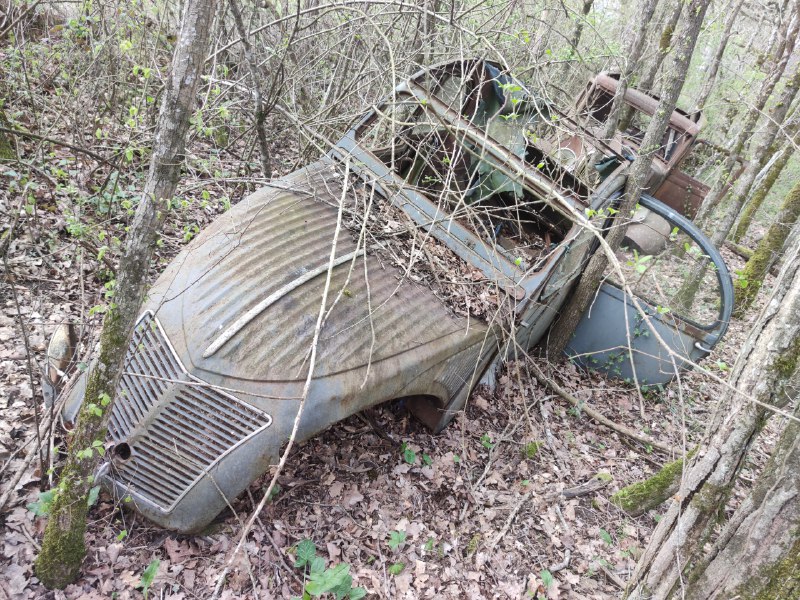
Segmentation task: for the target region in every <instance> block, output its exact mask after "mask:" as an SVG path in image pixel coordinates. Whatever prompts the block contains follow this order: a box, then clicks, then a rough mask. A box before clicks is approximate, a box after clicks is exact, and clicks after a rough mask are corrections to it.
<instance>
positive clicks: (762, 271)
mask: <svg viewBox="0 0 800 600" xmlns="http://www.w3.org/2000/svg"><path fill="white" fill-rule="evenodd" d="M798 220H800V182H798V183H796V184H795V186H794V187H793V188H792V190H791V191H790V192H789V193H788V194H787V196H786V198H785V199H784V201H783V204H782V205H781V210H780V212H779V213H778V216H777V217H775V221H774V222H773V223H772V225H771V226H770V228H769V230H768V231H767V235H765V236H764V238H763V239H762V240H761V242H760V243H759V244H758V247H757V248H756V250H755V252H753V256H751V257H750V260H748V261H747V264H745V266H744V269H742V272H741V274H740V276H739V279H738V280H737V281H736V316H737V317H742V316H743V315H744V313H745V312H746V311H747V309H749V308H750V307H751V306H752V305H753V302H754V301H755V299H756V296H758V291H759V290H760V289H761V286H762V285H763V283H764V277H765V276H766V274H767V273H768V272H769V269H770V267H771V266H772V265H773V264H774V263H775V261H776V260H777V259H778V257H779V255H780V253H781V250H782V249H783V245H784V243H785V242H786V239H787V238H788V237H789V233H790V232H791V230H792V227H793V226H794V224H795V223H797V222H798Z"/></svg>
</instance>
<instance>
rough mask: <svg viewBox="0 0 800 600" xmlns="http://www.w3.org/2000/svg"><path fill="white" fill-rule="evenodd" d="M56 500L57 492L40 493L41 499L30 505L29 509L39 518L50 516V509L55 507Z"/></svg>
mask: <svg viewBox="0 0 800 600" xmlns="http://www.w3.org/2000/svg"><path fill="white" fill-rule="evenodd" d="M55 499H56V491H55V490H47V491H45V492H39V499H38V500H37V501H36V502H31V503H30V504H28V506H27V508H28V510H29V511H31V512H32V513H33V514H34V515H36V516H37V517H44V516H47V515H49V514H50V507H51V506H53V500H55Z"/></svg>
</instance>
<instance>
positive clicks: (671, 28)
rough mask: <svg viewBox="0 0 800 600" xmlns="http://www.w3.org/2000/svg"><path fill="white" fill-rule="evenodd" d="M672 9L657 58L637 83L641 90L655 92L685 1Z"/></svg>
mask: <svg viewBox="0 0 800 600" xmlns="http://www.w3.org/2000/svg"><path fill="white" fill-rule="evenodd" d="M671 9H672V11H671V12H670V14H669V17H668V19H667V22H666V23H665V24H664V28H663V29H662V30H661V35H660V36H659V37H658V49H657V51H656V56H655V60H653V63H652V64H651V65H650V68H649V69H647V72H646V73H645V74H644V75H643V76H642V79H641V81H639V83H638V84H637V86H636V87H638V88H639V89H640V90H643V91H645V92H653V91H654V90H653V89H652V88H653V83H654V82H655V80H656V75H658V70H659V69H660V68H661V65H662V64H663V63H664V59H665V58H666V57H667V54H669V51H670V50H671V49H672V42H673V40H674V39H675V28H676V27H677V26H678V21H680V18H681V12H683V3H682V2H676V3H674V4H673V5H672V6H671ZM629 119H630V117H628V119H625V118H624V117H623V118H622V119H620V121H621V123H623V124H622V125H621V126H620V127H621V128H622V129H624V128H625V127H624V123H625V122H627V120H629Z"/></svg>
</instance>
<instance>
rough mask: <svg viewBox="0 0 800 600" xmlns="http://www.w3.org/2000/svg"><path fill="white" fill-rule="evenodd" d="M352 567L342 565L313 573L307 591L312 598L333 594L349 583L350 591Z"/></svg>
mask: <svg viewBox="0 0 800 600" xmlns="http://www.w3.org/2000/svg"><path fill="white" fill-rule="evenodd" d="M349 573H350V565H348V564H346V563H341V564H338V565H336V566H335V567H332V568H330V569H325V570H324V571H323V572H321V573H311V575H309V581H308V583H307V584H306V591H307V592H308V593H309V594H311V595H312V596H321V595H322V594H325V593H328V592H333V591H334V590H337V589H339V588H340V587H341V586H342V585H343V584H344V583H345V582H347V585H348V590H349V586H350V584H351V583H352V582H353V578H352V577H351V576H350V574H349Z"/></svg>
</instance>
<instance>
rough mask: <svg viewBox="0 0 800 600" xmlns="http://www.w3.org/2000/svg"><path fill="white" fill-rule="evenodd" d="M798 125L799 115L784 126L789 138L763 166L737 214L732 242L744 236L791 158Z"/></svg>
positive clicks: (740, 239) (799, 123)
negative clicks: (772, 158)
mask: <svg viewBox="0 0 800 600" xmlns="http://www.w3.org/2000/svg"><path fill="white" fill-rule="evenodd" d="M798 125H800V115H798V116H795V117H794V118H793V119H792V124H791V126H787V127H786V129H785V131H786V134H787V136H788V137H789V139H788V140H787V142H786V143H785V144H784V146H783V149H782V150H781V151H780V154H779V155H778V156H777V157H776V159H775V161H774V162H773V163H772V165H770V164H769V163H767V165H765V166H764V169H766V173H764V175H763V177H762V178H761V182H760V183H758V184H757V187H756V189H755V191H754V192H753V195H752V196H751V198H750V201H749V202H748V203H747V205H745V207H744V210H742V214H741V215H740V216H739V223H738V224H737V225H736V229H735V230H734V232H733V235H732V236H731V239H732V240H733V242H734V243H736V244H738V243H739V242H741V241H742V239H743V238H744V236H745V235H747V232H748V230H749V229H750V225H752V223H753V217H755V215H756V213H757V212H758V209H760V208H761V205H762V204H763V203H764V200H765V199H766V197H767V195H768V194H769V193H770V191H771V190H772V186H773V185H775V182H776V181H777V180H778V177H780V176H781V173H783V170H784V169H785V168H786V165H787V164H788V163H789V159H791V157H792V155H793V154H794V148H795V143H796V142H797V140H796V139H794V138H795V134H796V132H797V128H798ZM762 171H763V170H762ZM756 181H758V178H756Z"/></svg>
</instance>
